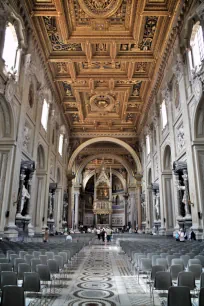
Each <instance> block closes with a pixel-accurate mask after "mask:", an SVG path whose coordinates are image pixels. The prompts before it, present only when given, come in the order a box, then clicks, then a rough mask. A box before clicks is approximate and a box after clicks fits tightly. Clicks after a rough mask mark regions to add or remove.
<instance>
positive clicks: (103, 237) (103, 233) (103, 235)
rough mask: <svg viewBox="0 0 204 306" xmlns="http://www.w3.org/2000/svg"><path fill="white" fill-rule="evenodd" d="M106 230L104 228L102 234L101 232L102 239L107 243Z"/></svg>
mask: <svg viewBox="0 0 204 306" xmlns="http://www.w3.org/2000/svg"><path fill="white" fill-rule="evenodd" d="M105 233H106V232H105V229H104V228H103V229H102V232H101V238H102V241H103V242H104V241H105Z"/></svg>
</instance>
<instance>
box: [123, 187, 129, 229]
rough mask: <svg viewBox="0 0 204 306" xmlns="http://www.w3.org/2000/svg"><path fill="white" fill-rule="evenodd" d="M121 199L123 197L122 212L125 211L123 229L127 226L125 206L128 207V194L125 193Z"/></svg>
mask: <svg viewBox="0 0 204 306" xmlns="http://www.w3.org/2000/svg"><path fill="white" fill-rule="evenodd" d="M123 197H124V200H125V207H124V211H125V223H124V224H123V225H125V227H127V225H128V221H127V206H128V197H129V194H128V193H125V194H124V195H123Z"/></svg>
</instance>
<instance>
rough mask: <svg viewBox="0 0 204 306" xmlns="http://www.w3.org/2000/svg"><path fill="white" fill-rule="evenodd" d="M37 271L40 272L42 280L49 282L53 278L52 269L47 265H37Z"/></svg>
mask: <svg viewBox="0 0 204 306" xmlns="http://www.w3.org/2000/svg"><path fill="white" fill-rule="evenodd" d="M36 271H37V273H38V274H39V277H40V280H41V281H44V282H48V281H50V280H51V278H50V271H49V269H48V266H47V265H42V264H40V265H37V266H36Z"/></svg>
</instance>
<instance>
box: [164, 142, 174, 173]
mask: <svg viewBox="0 0 204 306" xmlns="http://www.w3.org/2000/svg"><path fill="white" fill-rule="evenodd" d="M171 168H172V165H171V148H170V146H169V145H167V146H166V147H165V150H164V157H163V169H164V170H169V171H171Z"/></svg>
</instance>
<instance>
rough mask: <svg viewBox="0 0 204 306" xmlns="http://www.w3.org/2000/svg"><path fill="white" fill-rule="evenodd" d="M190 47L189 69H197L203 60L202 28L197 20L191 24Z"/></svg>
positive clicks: (203, 42)
mask: <svg viewBox="0 0 204 306" xmlns="http://www.w3.org/2000/svg"><path fill="white" fill-rule="evenodd" d="M190 47H191V49H190V50H189V52H188V57H189V65H190V69H191V70H197V71H198V70H199V69H200V66H201V63H202V60H204V41H203V30H202V27H201V25H200V23H199V22H197V23H196V24H195V25H194V26H193V29H192V34H191V38H190Z"/></svg>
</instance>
